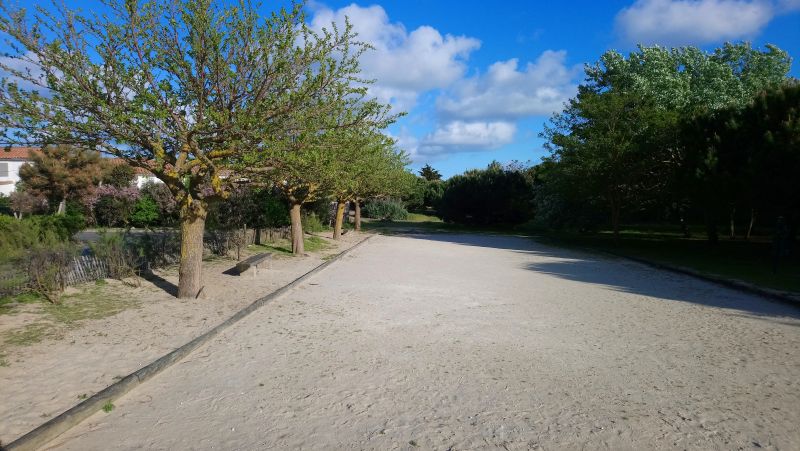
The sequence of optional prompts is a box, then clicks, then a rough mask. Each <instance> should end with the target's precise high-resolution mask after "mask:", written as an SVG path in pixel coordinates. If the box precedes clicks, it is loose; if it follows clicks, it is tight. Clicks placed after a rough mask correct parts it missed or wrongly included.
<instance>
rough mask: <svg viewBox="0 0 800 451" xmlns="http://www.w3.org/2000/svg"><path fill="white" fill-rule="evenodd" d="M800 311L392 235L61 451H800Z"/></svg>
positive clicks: (516, 251)
mask: <svg viewBox="0 0 800 451" xmlns="http://www.w3.org/2000/svg"><path fill="white" fill-rule="evenodd" d="M798 326H800V311H798V310H797V309H796V308H794V307H790V306H785V305H781V304H774V303H771V302H768V301H766V300H764V299H761V298H758V297H755V296H751V295H748V294H743V293H739V292H735V291H731V290H728V289H725V288H720V287H718V286H716V285H712V284H708V283H704V282H701V281H698V280H695V279H692V278H689V277H685V276H681V275H675V274H671V273H666V272H662V271H657V270H653V269H650V268H648V267H645V266H642V265H639V264H636V263H631V262H628V261H623V260H613V259H606V258H601V257H595V256H589V255H584V254H580V253H575V252H572V251H565V250H560V249H553V248H549V247H545V246H542V245H539V244H536V243H533V242H531V241H528V240H524V239H521V238H513V237H496V236H469V235H438V236H413V237H378V238H376V239H373V240H371V241H370V242H368V243H366V244H365V245H364V246H362V247H360V248H358V249H356V250H355V251H354V252H353V253H351V254H349V255H348V256H347V257H346V258H344V259H343V260H341V261H339V262H337V263H336V264H334V265H332V266H331V267H330V268H328V269H327V270H326V271H325V272H323V273H321V274H319V275H317V276H315V277H314V278H313V279H312V280H311V281H310V282H309V283H307V284H305V285H303V286H301V287H298V288H297V289H296V290H294V291H293V292H291V293H289V294H287V295H286V296H285V297H283V298H281V299H280V300H278V301H277V302H275V303H271V304H269V305H266V306H265V307H264V308H262V309H260V310H258V311H256V312H255V313H254V314H252V315H251V316H249V317H247V318H245V319H244V320H243V321H241V322H240V323H238V324H237V325H235V326H234V327H232V328H231V329H228V331H226V332H225V333H223V334H222V335H221V336H219V337H218V338H217V339H216V340H214V341H213V342H212V343H210V344H208V345H207V346H205V347H203V348H201V349H199V350H198V351H196V352H195V353H194V354H192V355H191V356H189V357H188V358H187V359H186V360H184V361H182V362H180V363H179V364H177V365H175V366H173V367H172V368H170V369H168V370H166V371H165V372H164V373H162V374H160V375H159V376H157V377H155V378H154V379H152V380H151V381H149V382H148V383H147V384H145V385H143V386H141V387H139V388H137V389H135V390H134V391H132V392H131V393H129V394H128V395H127V396H126V397H124V398H123V399H120V400H119V401H118V402H117V403H116V408H115V409H114V410H113V411H112V412H111V413H103V412H99V413H98V414H96V415H94V416H93V417H91V418H90V419H89V420H87V421H85V422H84V423H82V424H81V425H79V426H78V427H77V428H75V429H73V430H71V431H70V432H68V433H67V434H65V435H64V436H62V437H60V438H58V439H57V440H56V441H55V442H53V443H52V444H51V446H52V447H53V448H55V449H69V450H93V449H241V450H257V449H269V448H280V449H286V448H310V449H413V448H419V449H485V448H489V449H614V450H620V449H751V448H766V449H798V447H800V428H798V426H797V425H798V424H800V327H798Z"/></svg>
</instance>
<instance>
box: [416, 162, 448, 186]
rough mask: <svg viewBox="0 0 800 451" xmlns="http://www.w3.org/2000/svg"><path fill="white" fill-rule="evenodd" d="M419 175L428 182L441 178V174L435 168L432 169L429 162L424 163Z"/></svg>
mask: <svg viewBox="0 0 800 451" xmlns="http://www.w3.org/2000/svg"><path fill="white" fill-rule="evenodd" d="M419 175H420V177H422V178H424V179H425V180H427V181H429V182H434V181H440V180H442V174H440V173H439V171H437V170H436V169H433V168H432V167H431V165H429V164H426V165H425V166H423V167H422V169H420V170H419Z"/></svg>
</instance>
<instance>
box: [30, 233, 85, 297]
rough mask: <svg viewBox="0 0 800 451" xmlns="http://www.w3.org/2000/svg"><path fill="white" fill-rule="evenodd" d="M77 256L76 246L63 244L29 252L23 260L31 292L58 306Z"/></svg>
mask: <svg viewBox="0 0 800 451" xmlns="http://www.w3.org/2000/svg"><path fill="white" fill-rule="evenodd" d="M76 254H77V249H76V248H75V246H72V245H70V244H69V243H62V244H60V245H58V246H55V247H51V248H38V249H32V250H30V251H28V252H27V253H26V255H25V257H24V258H23V262H24V265H25V270H26V273H27V275H28V287H29V288H30V290H32V291H34V292H36V293H38V294H40V295H42V296H44V297H45V298H47V300H48V301H50V302H52V303H54V304H58V303H59V298H60V295H61V293H62V292H63V291H64V288H65V286H66V274H67V271H68V270H69V267H70V264H71V263H72V259H73V258H74V257H75V255H76Z"/></svg>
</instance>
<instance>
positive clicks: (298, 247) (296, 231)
mask: <svg viewBox="0 0 800 451" xmlns="http://www.w3.org/2000/svg"><path fill="white" fill-rule="evenodd" d="M301 205H302V204H299V203H292V204H291V206H290V209H289V218H290V219H291V220H292V253H293V254H294V255H300V254H303V253H305V251H306V249H305V246H304V245H303V224H302V222H301V219H300V207H301Z"/></svg>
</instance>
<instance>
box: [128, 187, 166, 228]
mask: <svg viewBox="0 0 800 451" xmlns="http://www.w3.org/2000/svg"><path fill="white" fill-rule="evenodd" d="M158 220H159V211H158V204H156V201H154V200H153V198H152V197H150V196H148V195H144V196H142V197H140V198H139V200H137V201H136V204H135V205H134V206H133V214H131V223H132V224H133V225H134V226H136V227H152V226H154V225H156V224H157V223H158Z"/></svg>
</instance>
